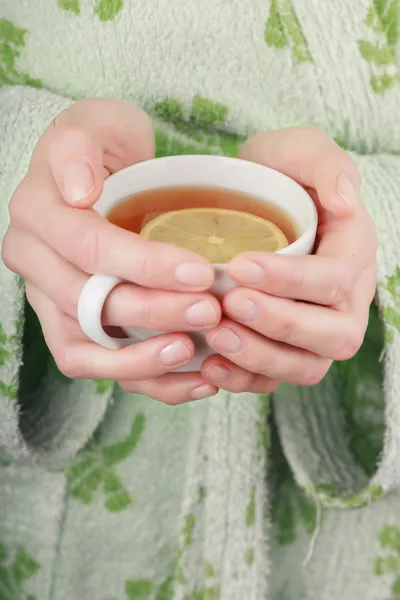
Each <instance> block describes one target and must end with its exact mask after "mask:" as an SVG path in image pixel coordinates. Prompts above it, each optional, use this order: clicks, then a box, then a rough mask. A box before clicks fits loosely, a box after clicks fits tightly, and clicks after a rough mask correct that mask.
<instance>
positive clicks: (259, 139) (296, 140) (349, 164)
mask: <svg viewBox="0 0 400 600" xmlns="http://www.w3.org/2000/svg"><path fill="white" fill-rule="evenodd" d="M239 156H240V158H242V159H245V160H249V161H252V162H256V163H260V164H264V165H267V166H268V167H271V168H273V169H276V170H277V171H280V172H281V173H284V174H285V175H288V176H289V177H290V178H291V179H294V180H295V181H297V182H298V183H300V185H302V186H303V187H310V188H313V189H315V190H316V191H317V193H318V197H319V200H320V202H321V204H322V206H323V207H324V208H325V210H327V211H329V212H331V213H333V214H335V215H336V216H339V217H344V216H349V215H351V214H353V212H354V209H355V207H356V206H357V204H358V203H359V202H360V187H361V177H360V173H359V171H358V168H357V166H356V164H355V162H354V161H353V159H352V158H351V156H350V155H349V154H348V153H347V152H345V151H344V150H342V149H341V148H339V146H338V145H337V144H336V143H335V142H334V141H333V140H332V138H330V137H329V136H328V135H327V134H325V133H324V132H323V131H321V130H319V129H316V128H314V127H290V128H287V129H280V130H277V131H269V132H266V133H259V134H257V135H255V136H253V137H251V138H250V139H249V140H247V142H246V143H245V144H244V146H243V148H242V150H241V152H240V155H239Z"/></svg>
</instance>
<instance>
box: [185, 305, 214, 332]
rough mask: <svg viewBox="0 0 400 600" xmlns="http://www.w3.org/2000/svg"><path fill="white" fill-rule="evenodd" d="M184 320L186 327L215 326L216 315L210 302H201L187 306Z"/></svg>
mask: <svg viewBox="0 0 400 600" xmlns="http://www.w3.org/2000/svg"><path fill="white" fill-rule="evenodd" d="M185 320H186V323H187V324H188V325H192V326H195V327H202V326H204V325H216V324H217V323H218V314H217V311H216V310H215V307H214V305H213V303H212V302H210V301H209V300H203V301H201V302H196V304H193V305H192V306H189V308H188V309H187V310H186V312H185Z"/></svg>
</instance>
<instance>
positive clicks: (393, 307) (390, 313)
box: [383, 266, 400, 344]
mask: <svg viewBox="0 0 400 600" xmlns="http://www.w3.org/2000/svg"><path fill="white" fill-rule="evenodd" d="M383 287H384V289H385V290H386V292H387V293H388V294H389V299H390V300H389V302H388V303H386V304H385V305H384V307H383V318H384V320H385V323H386V326H387V332H386V341H387V343H388V344H391V343H392V342H393V340H394V336H395V332H397V333H400V267H398V266H397V267H396V269H395V271H394V273H393V274H392V275H390V276H389V277H387V278H386V281H385V282H384V285H383Z"/></svg>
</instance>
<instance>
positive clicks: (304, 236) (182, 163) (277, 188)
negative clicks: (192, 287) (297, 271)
mask: <svg viewBox="0 0 400 600" xmlns="http://www.w3.org/2000/svg"><path fill="white" fill-rule="evenodd" d="M176 186H204V187H220V188H221V187H222V188H227V189H231V190H235V191H237V192H244V193H246V194H250V195H252V196H255V197H256V198H257V199H259V200H263V201H265V202H266V203H269V204H273V205H275V206H277V207H279V208H281V209H283V211H285V212H286V214H288V215H289V216H290V217H291V218H292V219H293V221H294V222H295V223H296V225H297V229H298V231H299V237H298V239H297V240H296V241H295V242H294V243H293V244H290V245H289V246H287V247H286V248H284V249H283V250H280V251H279V252H278V253H279V254H290V255H304V254H309V253H310V252H311V251H312V249H313V246H314V242H315V235H316V230H317V222H318V219H317V211H316V208H315V205H314V202H313V201H312V200H311V198H310V196H309V195H308V194H307V192H306V191H305V190H304V189H303V188H302V187H301V186H300V185H299V184H297V183H296V182H295V181H293V180H292V179H290V178H289V177H287V176H286V175H283V174H282V173H279V172H278V171H274V170H273V169H270V168H268V167H265V166H263V165H259V164H256V163H252V162H247V161H244V160H240V159H236V158H226V157H222V156H203V155H199V156H171V157H167V158H156V159H153V160H149V161H146V162H142V163H139V164H136V165H132V166H131V167H127V168H126V169H123V170H122V171H118V173H114V174H113V175H111V176H110V177H109V178H108V179H106V181H105V182H104V189H103V193H102V195H101V197H100V198H99V200H98V201H97V202H96V204H95V206H94V209H95V210H96V211H97V212H98V213H100V214H101V215H103V216H106V215H107V214H108V212H109V211H110V209H111V208H112V207H113V206H115V205H116V204H118V203H119V202H121V200H124V199H125V198H126V197H127V196H131V195H132V194H137V193H140V192H144V191H146V190H154V189H157V188H165V187H176ZM213 266H214V269H215V272H216V277H215V282H214V285H213V287H212V288H211V290H210V291H211V293H213V294H214V295H215V296H216V297H218V298H220V297H221V296H223V295H224V294H225V293H226V292H228V291H229V290H230V289H232V288H233V287H234V286H235V283H234V282H233V281H232V280H231V279H230V278H229V277H228V275H227V273H226V268H225V267H226V265H213ZM121 282H122V280H121V279H120V278H118V277H112V276H109V275H93V276H92V277H91V278H90V279H89V281H88V282H87V283H86V285H85V287H84V288H83V290H82V293H81V296H80V298H79V304H78V320H79V324H80V326H81V329H82V331H83V332H84V333H85V334H86V335H87V336H88V337H89V338H90V339H91V340H93V341H94V342H96V343H97V344H100V345H101V346H104V347H105V348H109V349H112V350H115V349H119V348H123V347H124V346H127V345H129V344H133V343H136V342H141V341H144V340H146V339H148V338H150V337H154V336H157V335H160V334H161V333H162V332H160V331H149V330H147V329H137V328H136V329H126V330H125V331H124V333H125V334H126V335H127V336H128V337H127V338H123V339H120V338H112V337H110V336H109V335H107V333H106V332H105V331H104V329H103V326H102V323H101V315H102V311H103V306H104V303H105V302H106V300H107V297H108V295H109V294H110V293H111V291H112V290H113V289H114V288H115V287H116V286H117V285H119V284H120V283H121ZM190 337H191V338H192V339H193V341H194V344H195V347H196V355H195V358H194V360H193V361H192V362H191V363H189V364H188V365H186V366H184V367H182V368H181V369H178V370H177V371H180V372H184V371H186V372H187V371H198V370H199V369H200V366H201V364H202V362H203V361H204V359H205V358H206V357H207V356H210V355H211V354H213V351H212V350H211V348H210V347H209V346H208V345H207V344H206V342H205V338H204V335H203V334H202V333H194V334H193V333H190Z"/></svg>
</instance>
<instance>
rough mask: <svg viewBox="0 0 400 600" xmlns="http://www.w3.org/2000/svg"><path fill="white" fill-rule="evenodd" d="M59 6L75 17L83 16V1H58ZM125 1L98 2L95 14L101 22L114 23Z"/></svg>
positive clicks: (105, 0)
mask: <svg viewBox="0 0 400 600" xmlns="http://www.w3.org/2000/svg"><path fill="white" fill-rule="evenodd" d="M58 6H59V7H60V8H62V9H64V10H66V11H69V12H71V13H72V14H74V15H75V16H77V17H78V16H79V15H80V14H81V0H58ZM123 6H124V0H98V2H97V4H96V6H95V8H94V14H95V15H96V16H97V17H98V18H99V19H100V21H112V20H113V19H115V17H116V16H117V15H118V14H119V13H120V12H121V10H122V8H123Z"/></svg>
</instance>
